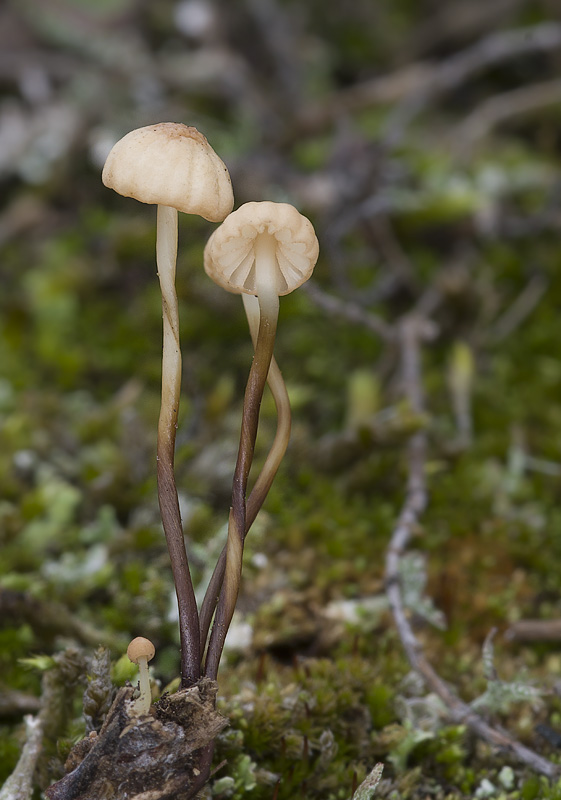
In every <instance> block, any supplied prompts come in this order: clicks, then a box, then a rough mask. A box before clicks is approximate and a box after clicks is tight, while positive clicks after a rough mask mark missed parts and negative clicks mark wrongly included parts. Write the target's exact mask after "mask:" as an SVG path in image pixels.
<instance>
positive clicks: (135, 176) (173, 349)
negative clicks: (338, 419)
mask: <svg viewBox="0 0 561 800" xmlns="http://www.w3.org/2000/svg"><path fill="white" fill-rule="evenodd" d="M102 180H103V183H104V184H105V185H106V186H108V187H109V188H111V189H114V190H115V191H116V192H118V193H119V194H122V195H124V196H125V197H133V198H135V199H136V200H140V202H142V203H156V204H157V205H158V213H157V235H156V262H157V266H158V276H159V279H160V286H161V290H162V306H163V328H164V331H163V357H162V405H161V410H160V418H159V421H158V446H157V464H158V499H159V503H160V510H161V514H162V523H163V527H164V531H165V535H166V541H167V545H168V550H169V554H170V559H171V565H172V571H173V579H174V583H175V590H176V594H177V602H178V607H179V628H180V636H181V677H182V686H184V687H185V686H190V685H192V684H194V683H196V681H197V680H198V678H199V676H200V649H199V620H198V613H197V605H196V602H195V594H194V591H193V584H192V580H191V575H190V572H189V564H188V561H187V554H186V551H185V542H184V539H183V527H182V524H181V514H180V511H179V502H178V499H177V488H176V484H175V475H174V467H173V463H174V452H175V433H176V429H177V418H178V409H179V395H180V388H181V349H180V344H179V313H178V306H177V295H176V291H175V267H176V257H177V211H178V210H179V211H183V212H185V213H188V214H199V215H200V216H202V217H204V218H205V219H207V220H209V221H211V222H219V221H220V220H222V219H224V217H225V216H226V215H227V214H228V213H229V212H230V211H231V209H232V206H233V202H234V198H233V194H232V185H231V182H230V176H229V175H228V170H227V169H226V167H225V165H224V163H223V162H222V161H221V159H220V158H219V157H218V156H217V155H216V153H215V152H214V150H213V149H212V148H211V147H210V145H209V143H208V142H207V140H206V138H205V137H204V136H203V135H202V133H199V131H198V130H197V129H196V128H191V127H187V126H186V125H181V124H177V123H173V122H163V123H160V124H157V125H149V126H147V127H145V128H139V129H138V130H135V131H132V132H131V133H128V134H127V135H126V136H124V137H123V138H122V139H121V140H120V141H118V142H117V144H115V146H114V147H113V149H112V150H111V152H110V153H109V156H108V157H107V161H106V162H105V167H104V169H103V175H102Z"/></svg>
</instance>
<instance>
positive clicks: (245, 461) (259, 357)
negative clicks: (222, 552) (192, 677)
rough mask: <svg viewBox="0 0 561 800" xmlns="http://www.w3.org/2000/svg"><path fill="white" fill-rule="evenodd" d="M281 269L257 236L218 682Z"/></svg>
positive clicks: (213, 659)
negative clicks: (254, 306) (254, 321)
mask: <svg viewBox="0 0 561 800" xmlns="http://www.w3.org/2000/svg"><path fill="white" fill-rule="evenodd" d="M276 264H277V262H276V252H275V240H274V238H273V237H271V236H269V235H267V234H261V235H260V236H258V237H257V240H256V245H255V271H256V276H257V277H256V292H257V299H258V300H259V310H260V318H259V332H258V335H257V344H256V347H255V356H254V359H253V363H252V365H251V370H250V373H249V378H248V382H247V386H246V391H245V397H244V405H243V412H242V425H241V434H240V445H239V449H238V459H237V463H236V469H235V472H234V480H233V485H232V507H231V509H230V517H229V521H228V539H227V542H226V568H225V572H224V581H223V584H222V589H221V591H220V598H219V601H218V606H217V609H216V615H215V618H214V625H213V627H212V632H211V635H210V642H209V646H208V652H207V657H206V663H205V674H206V675H207V676H208V677H209V678H212V679H213V680H215V679H216V676H217V674H218V665H219V663H220V657H221V655H222V650H223V649H224V642H225V639H226V633H227V632H228V628H229V626H230V622H231V621H232V616H233V614H234V608H235V606H236V601H237V599H238V593H239V588H240V580H241V571H242V556H243V543H244V537H245V531H246V504H245V495H246V490H247V481H248V478H249V470H250V468H251V463H252V461H253V453H254V450H255V440H256V438H257V426H258V422H259V409H260V406H261V398H262V397H263V390H264V388H265V383H266V381H267V375H268V374H269V368H270V365H271V360H272V357H273V348H274V344H275V335H276V329H277V320H278V309H279V298H278V293H277V291H276V282H275V270H276Z"/></svg>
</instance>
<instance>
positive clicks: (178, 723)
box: [46, 678, 228, 800]
mask: <svg viewBox="0 0 561 800" xmlns="http://www.w3.org/2000/svg"><path fill="white" fill-rule="evenodd" d="M216 689H217V687H216V683H215V682H214V681H211V680H209V679H208V678H202V679H201V680H200V681H199V683H198V684H197V685H195V686H192V687H190V688H189V689H184V690H181V691H179V692H177V693H175V694H173V695H168V696H167V697H163V698H162V699H161V700H160V702H159V703H158V704H157V706H156V712H155V714H154V716H152V715H149V716H145V717H143V718H142V719H139V718H138V717H137V716H136V715H135V712H134V701H133V700H132V695H133V692H134V689H133V688H132V687H130V686H128V687H125V688H123V689H120V690H119V692H118V694H117V697H116V698H115V701H114V703H113V705H112V706H111V709H110V710H109V713H108V714H107V718H106V720H105V722H104V724H103V727H102V729H101V731H100V732H99V734H98V735H95V734H90V736H89V737H88V738H87V739H83V740H82V741H81V742H78V744H77V745H76V746H75V747H74V748H73V750H72V751H71V753H70V756H69V757H68V760H67V762H66V769H67V770H69V771H68V774H67V775H66V776H65V777H64V778H62V780H60V781H58V782H57V783H55V784H54V785H53V786H51V787H50V788H49V789H47V791H46V796H47V797H48V798H49V800H100V798H103V797H127V798H129V800H134V798H135V797H137V796H142V797H143V798H147V797H149V798H150V800H172V798H173V800H190V798H193V797H195V795H196V794H197V792H198V791H199V790H200V789H201V788H202V787H203V786H204V784H205V783H206V781H207V780H208V775H209V769H210V761H211V759H212V742H213V741H214V739H215V738H216V736H217V735H218V733H220V731H221V730H222V729H223V728H224V727H225V726H226V725H227V724H228V723H227V720H226V719H225V718H224V717H222V716H221V715H220V714H219V713H218V712H217V711H216V710H215V707H214V706H215V701H216Z"/></svg>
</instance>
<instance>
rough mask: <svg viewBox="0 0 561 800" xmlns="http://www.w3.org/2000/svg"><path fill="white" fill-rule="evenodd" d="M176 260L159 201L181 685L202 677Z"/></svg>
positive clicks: (160, 454) (170, 540)
mask: <svg viewBox="0 0 561 800" xmlns="http://www.w3.org/2000/svg"><path fill="white" fill-rule="evenodd" d="M176 259H177V211H176V209H175V208H171V207H170V206H164V205H159V206H158V223H157V235H156V262H157V265H158V277H159V279H160V286H161V290H162V309H163V326H164V335H163V355H162V405H161V409H160V418H159V420H158V446H157V464H158V501H159V504H160V512H161V515H162V524H163V527H164V533H165V535H166V542H167V546H168V551H169V555H170V560H171V568H172V572H173V581H174V584H175V591H176V595H177V604H178V607H179V634H180V639H181V686H182V687H183V688H185V687H188V686H192V685H193V684H195V683H196V682H197V681H198V679H199V678H200V650H199V618H198V613H197V603H196V600H195V593H194V591H193V582H192V580H191V573H190V572H189V563H188V561H187V553H186V550H185V540H184V538H183V526H182V524H181V513H180V510H179V500H178V497H177V487H176V484H175V472H174V457H175V434H176V430H177V417H178V412H179V395H180V390H181V348H180V345H179V310H178V304H177V294H176V291H175V265H176Z"/></svg>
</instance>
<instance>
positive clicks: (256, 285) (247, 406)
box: [201, 201, 319, 679]
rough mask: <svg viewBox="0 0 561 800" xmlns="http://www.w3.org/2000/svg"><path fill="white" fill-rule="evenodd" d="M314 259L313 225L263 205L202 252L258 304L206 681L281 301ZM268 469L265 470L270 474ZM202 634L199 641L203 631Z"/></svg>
mask: <svg viewBox="0 0 561 800" xmlns="http://www.w3.org/2000/svg"><path fill="white" fill-rule="evenodd" d="M318 253H319V245H318V240H317V238H316V235H315V233H314V229H313V226H312V224H311V222H310V221H309V220H308V219H307V218H306V217H304V216H303V215H302V214H300V213H299V212H298V211H297V210H296V209H295V208H294V206H291V205H288V204H287V203H273V202H269V201H265V202H261V203H246V204H245V205H243V206H241V207H240V208H239V209H238V210H237V211H234V212H233V213H232V214H230V215H229V216H228V217H227V218H226V220H225V221H224V222H223V223H222V225H221V226H220V227H219V228H217V230H216V231H215V232H214V233H213V234H212V236H211V237H210V239H209V241H208V243H207V246H206V248H205V270H206V272H207V274H208V275H209V277H211V278H212V279H213V280H214V281H215V282H216V283H218V284H219V285H220V286H222V287H223V288H224V289H226V290H227V291H230V292H234V293H236V294H240V293H241V294H243V295H254V296H255V297H256V298H257V303H258V315H257V310H256V309H255V305H254V301H251V299H250V300H249V303H247V302H246V313H247V314H248V320H249V324H250V329H251V330H252V332H253V335H255V329H256V328H258V330H257V335H256V341H255V357H254V360H253V364H252V367H251V371H250V374H249V379H248V383H247V388H246V393H245V398H244V408H243V417H242V426H241V437H240V446H239V450H238V460H237V463H236V470H235V473H234V480H233V487H232V508H231V511H230V520H229V525H228V539H227V543H226V560H225V568H224V579H223V583H222V589H221V592H220V598H219V600H218V605H217V608H216V615H215V621H214V625H213V629H212V633H211V637H210V642H209V647H208V652H207V657H206V664H205V674H206V675H207V676H208V677H210V678H213V679H215V678H216V675H217V673H218V664H219V661H220V656H221V654H222V649H223V647H224V640H225V638H226V632H227V630H228V627H229V625H230V622H231V619H232V615H233V613H234V607H235V604H236V600H237V596H238V591H239V585H240V579H241V567H242V555H243V541H244V537H245V533H246V531H247V519H248V513H247V511H246V504H245V495H246V489H247V481H248V477H249V470H250V468H251V462H252V460H253V452H254V448H255V439H256V436H257V425H258V421H259V408H260V404H261V398H262V395H263V389H264V387H265V382H266V380H267V376H268V374H269V369H270V366H271V361H272V356H273V347H274V342H275V335H276V327H277V320H278V310H279V296H281V295H285V294H288V293H289V292H292V291H293V290H294V289H296V288H297V287H298V286H300V285H301V284H302V283H304V282H305V281H306V280H307V279H308V278H309V277H310V275H311V274H312V271H313V268H314V266H315V263H316V261H317V257H318ZM252 302H253V305H252ZM257 316H258V320H257ZM274 374H276V373H274ZM274 380H275V379H273V382H274ZM281 380H282V379H281ZM277 388H278V384H277ZM277 396H278V397H280V393H279V392H277ZM279 427H280V426H279ZM282 435H283V436H285V435H287V433H286V434H285V433H283V434H282ZM275 445H276V446H277V447H276V452H275V454H274V456H273V461H274V460H275V459H276V458H277V456H278V454H279V453H281V451H282V453H284V449H283V447H285V446H286V445H282V443H281V442H279V441H278V440H277V439H276V440H275ZM282 453H281V456H282ZM273 461H271V462H270V464H269V467H273V466H274V464H273ZM276 467H278V464H276ZM276 467H274V471H276ZM273 475H274V472H273V473H272V475H271V474H270V473H268V474H267V475H266V477H265V478H264V479H263V483H262V486H261V487H257V485H256V488H259V491H260V493H261V496H262V499H261V503H262V502H263V499H264V496H265V494H266V492H267V491H268V489H269V487H270V482H269V477H270V480H271V481H272V477H273ZM263 492H264V494H263ZM250 499H251V498H250ZM259 505H260V503H259ZM259 505H257V508H258V507H259ZM249 510H250V509H249V508H248V511H249ZM252 513H253V508H252ZM255 513H256V511H255ZM215 588H217V587H215ZM211 600H212V598H211ZM203 616H204V615H203V614H201V617H203ZM205 621H206V620H205ZM201 629H202V630H203V633H204V626H203V625H201ZM203 644H204V641H203Z"/></svg>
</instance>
